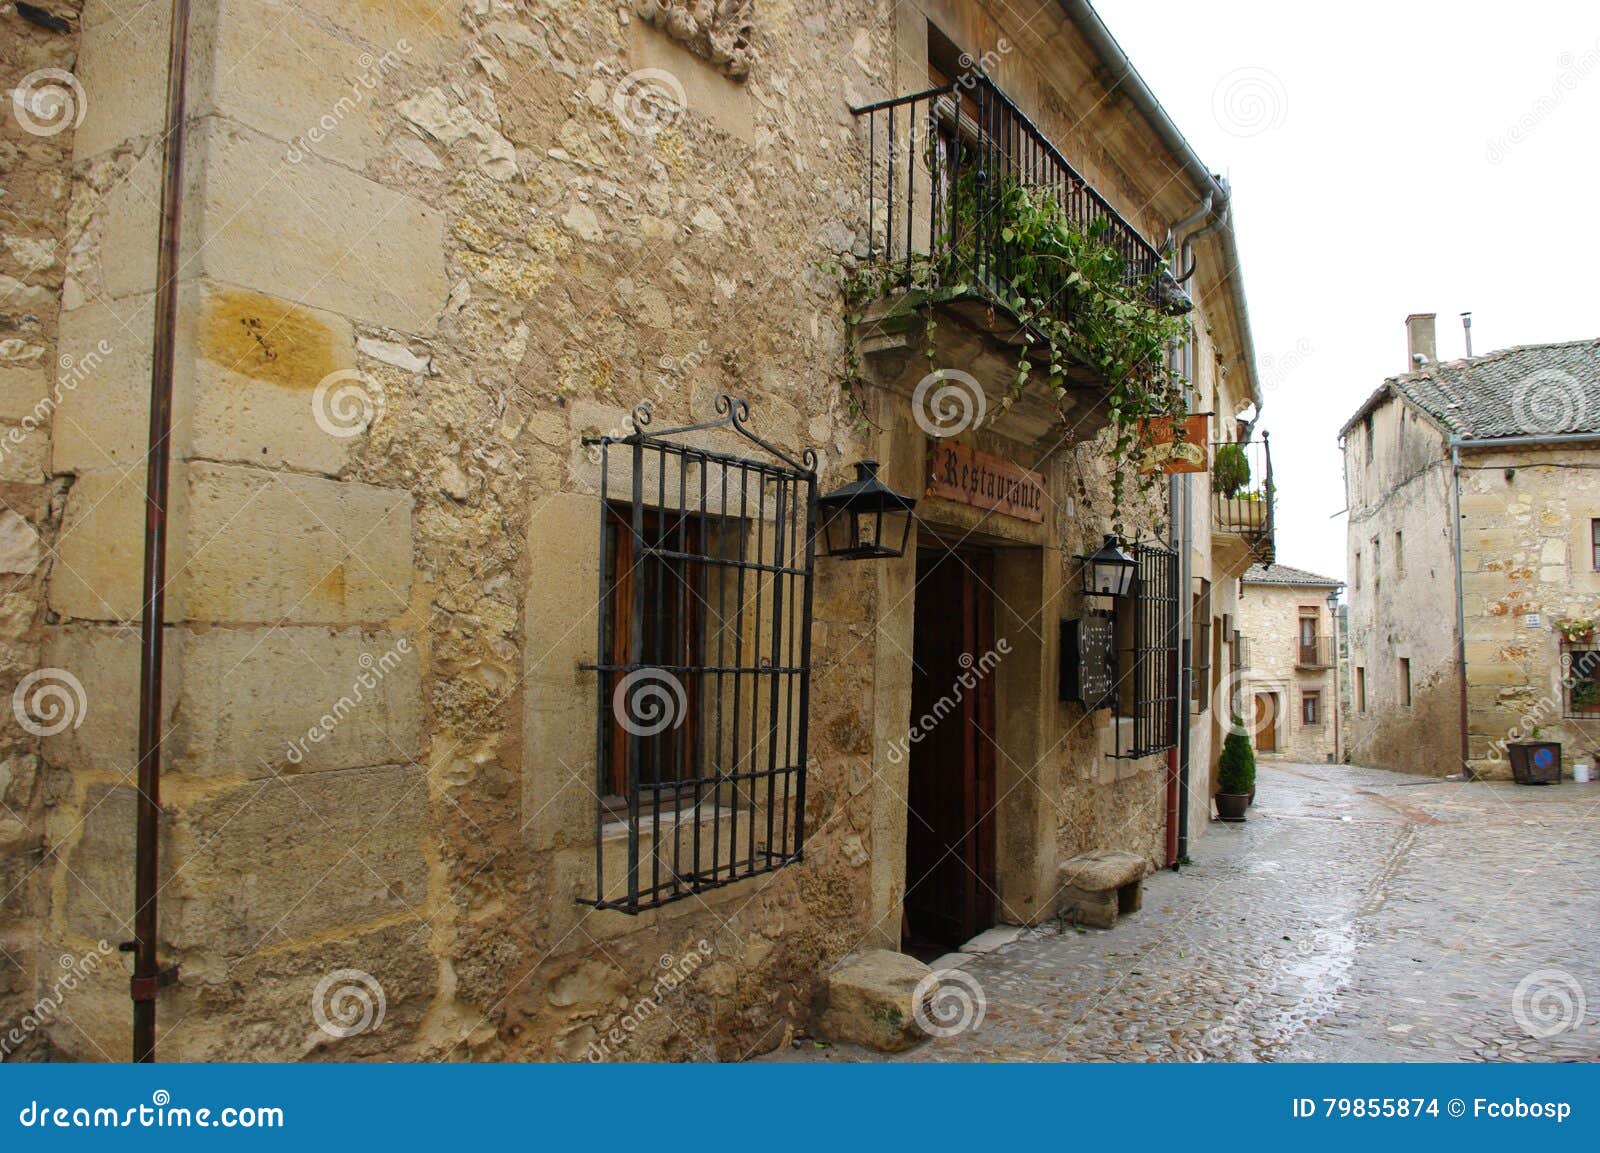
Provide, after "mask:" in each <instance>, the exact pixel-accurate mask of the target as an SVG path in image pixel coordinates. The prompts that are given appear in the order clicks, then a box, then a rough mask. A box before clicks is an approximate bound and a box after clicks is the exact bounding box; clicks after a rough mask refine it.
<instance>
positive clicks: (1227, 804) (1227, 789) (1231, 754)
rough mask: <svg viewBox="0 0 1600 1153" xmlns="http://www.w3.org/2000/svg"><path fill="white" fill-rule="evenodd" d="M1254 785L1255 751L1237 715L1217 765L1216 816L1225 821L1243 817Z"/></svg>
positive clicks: (1242, 721) (1223, 744)
mask: <svg viewBox="0 0 1600 1153" xmlns="http://www.w3.org/2000/svg"><path fill="white" fill-rule="evenodd" d="M1255 787H1256V751H1255V749H1253V748H1251V747H1250V734H1249V733H1248V732H1247V731H1246V729H1245V727H1244V720H1243V718H1241V717H1237V716H1236V717H1234V718H1233V724H1232V725H1231V726H1230V727H1229V729H1228V739H1227V740H1225V741H1223V742H1222V759H1221V760H1220V761H1219V762H1218V764H1217V816H1218V817H1219V818H1220V819H1222V820H1224V821H1242V820H1244V817H1245V810H1246V809H1247V808H1249V807H1250V795H1251V794H1252V793H1253V792H1255Z"/></svg>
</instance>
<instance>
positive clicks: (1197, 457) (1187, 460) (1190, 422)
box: [1139, 412, 1211, 473]
mask: <svg viewBox="0 0 1600 1153" xmlns="http://www.w3.org/2000/svg"><path fill="white" fill-rule="evenodd" d="M1210 415H1211V414H1210V413H1208V412H1197V413H1193V414H1192V415H1190V416H1186V417H1184V418H1183V419H1182V420H1174V419H1173V418H1171V417H1154V418H1152V419H1149V420H1141V421H1140V422H1139V439H1140V440H1141V441H1143V442H1144V445H1145V448H1146V456H1145V459H1144V464H1143V466H1142V467H1141V468H1140V470H1139V471H1141V472H1151V473H1153V472H1165V473H1174V472H1205V471H1206V448H1207V444H1206V441H1207V438H1208V436H1209V434H1210V424H1209V417H1210Z"/></svg>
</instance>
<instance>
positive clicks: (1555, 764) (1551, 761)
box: [1507, 741, 1561, 785]
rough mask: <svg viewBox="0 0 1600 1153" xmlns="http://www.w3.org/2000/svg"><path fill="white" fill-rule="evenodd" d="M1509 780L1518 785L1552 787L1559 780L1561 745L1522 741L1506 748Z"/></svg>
mask: <svg viewBox="0 0 1600 1153" xmlns="http://www.w3.org/2000/svg"><path fill="white" fill-rule="evenodd" d="M1507 748H1508V749H1509V751H1510V753H1511V779H1512V780H1513V781H1516V782H1517V784H1519V785H1554V784H1556V783H1558V782H1559V781H1560V780H1561V745H1560V744H1559V743H1557V742H1555V741H1522V742H1519V743H1517V744H1513V745H1509V746H1507Z"/></svg>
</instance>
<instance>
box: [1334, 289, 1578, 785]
mask: <svg viewBox="0 0 1600 1153" xmlns="http://www.w3.org/2000/svg"><path fill="white" fill-rule="evenodd" d="M1408 331H1409V336H1410V354H1411V363H1412V364H1413V365H1416V366H1419V367H1417V368H1416V370H1415V371H1413V372H1409V373H1406V374H1404V375H1402V376H1397V377H1394V378H1392V379H1390V380H1388V381H1386V382H1385V383H1384V384H1383V386H1382V387H1381V388H1379V389H1378V390H1377V392H1375V393H1374V394H1373V395H1372V396H1371V397H1370V398H1369V399H1368V400H1367V401H1366V403H1365V404H1363V405H1362V406H1361V408H1360V409H1359V410H1358V411H1357V412H1356V414H1355V415H1354V416H1353V417H1352V418H1351V419H1350V420H1349V421H1348V422H1346V424H1345V426H1344V428H1343V429H1342V431H1341V435H1342V437H1343V442H1344V458H1345V480H1346V485H1347V488H1348V498H1349V508H1350V520H1349V548H1350V657H1349V661H1350V666H1351V678H1352V683H1351V690H1350V691H1351V697H1352V700H1351V703H1350V706H1351V712H1350V725H1349V730H1350V732H1349V742H1348V748H1349V755H1350V759H1351V760H1353V761H1355V762H1357V763H1361V764H1372V765H1380V766H1384V767H1388V768H1395V769H1403V770H1408V771H1413V772H1425V773H1432V774H1436V775H1444V774H1452V773H1459V772H1462V771H1463V765H1465V766H1466V767H1467V768H1469V769H1470V770H1471V772H1473V773H1475V774H1478V775H1481V776H1485V777H1490V778H1502V777H1508V776H1509V775H1510V769H1509V762H1508V759H1507V756H1506V752H1505V745H1506V743H1507V742H1510V741H1517V740H1528V739H1534V738H1535V737H1537V738H1539V739H1543V740H1551V741H1560V742H1562V744H1563V745H1564V748H1565V756H1566V760H1567V763H1568V764H1571V763H1572V761H1573V760H1574V759H1576V758H1578V757H1583V758H1584V759H1589V760H1591V761H1592V759H1593V757H1594V750H1595V748H1596V746H1597V744H1600V709H1597V708H1596V704H1600V702H1597V701H1596V700H1595V690H1594V689H1593V688H1592V687H1590V686H1592V685H1593V684H1594V674H1595V672H1596V667H1595V664H1594V663H1593V662H1594V661H1595V660H1596V658H1594V657H1593V656H1590V655H1588V654H1590V653H1592V652H1593V650H1594V649H1595V647H1596V646H1595V645H1594V643H1593V641H1592V639H1584V638H1582V637H1579V638H1578V639H1575V640H1569V639H1568V637H1567V636H1566V635H1564V633H1563V632H1562V631H1561V630H1560V628H1559V625H1560V624H1561V623H1562V622H1563V621H1573V620H1585V619H1587V620H1594V619H1596V618H1600V488H1597V486H1596V484H1595V481H1594V475H1595V473H1594V470H1595V468H1596V467H1597V466H1600V342H1596V341H1593V340H1584V341H1575V342H1571V343H1566V344H1548V345H1528V346H1524V347H1519V348H1509V349H1504V350H1502V351H1499V352H1492V353H1488V354H1486V355H1484V356H1478V357H1473V358H1470V359H1466V360H1458V361H1449V362H1446V363H1443V364H1440V363H1436V356H1435V338H1434V318H1433V317H1432V316H1431V315H1422V316H1414V317H1412V318H1410V319H1409V321H1408ZM1456 526H1459V527H1456Z"/></svg>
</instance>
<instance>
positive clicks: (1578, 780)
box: [1572, 764, 1589, 785]
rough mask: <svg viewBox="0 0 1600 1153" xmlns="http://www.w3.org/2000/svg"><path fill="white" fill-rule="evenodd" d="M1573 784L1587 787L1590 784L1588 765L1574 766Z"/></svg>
mask: <svg viewBox="0 0 1600 1153" xmlns="http://www.w3.org/2000/svg"><path fill="white" fill-rule="evenodd" d="M1572 783H1573V784H1575V785H1587V784H1588V783H1589V766H1588V765H1584V764H1577V765H1573V766H1572Z"/></svg>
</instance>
